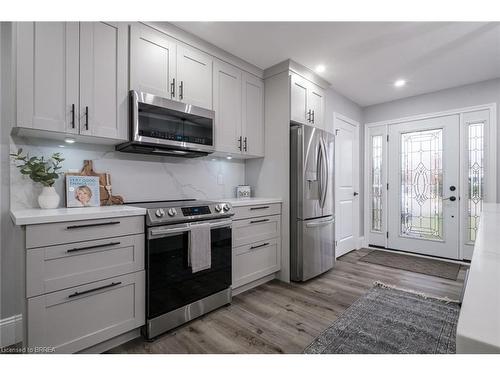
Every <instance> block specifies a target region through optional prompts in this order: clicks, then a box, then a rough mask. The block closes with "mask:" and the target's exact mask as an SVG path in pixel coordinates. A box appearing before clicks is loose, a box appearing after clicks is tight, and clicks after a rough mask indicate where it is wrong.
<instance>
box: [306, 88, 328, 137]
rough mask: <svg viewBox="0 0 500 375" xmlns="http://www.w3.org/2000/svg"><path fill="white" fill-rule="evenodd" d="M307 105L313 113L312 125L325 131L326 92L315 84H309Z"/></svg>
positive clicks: (311, 114)
mask: <svg viewBox="0 0 500 375" xmlns="http://www.w3.org/2000/svg"><path fill="white" fill-rule="evenodd" d="M307 103H308V107H309V110H310V111H311V113H310V116H311V117H310V118H311V120H310V123H311V124H312V125H313V126H315V127H317V128H320V129H323V130H325V128H324V126H325V121H324V114H325V90H323V89H322V88H321V87H319V86H317V85H315V84H314V83H309V88H308V91H307Z"/></svg>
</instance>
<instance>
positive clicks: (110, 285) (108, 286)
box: [68, 281, 122, 298]
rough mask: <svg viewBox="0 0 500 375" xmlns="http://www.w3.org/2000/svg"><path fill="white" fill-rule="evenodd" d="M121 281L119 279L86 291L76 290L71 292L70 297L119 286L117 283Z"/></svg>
mask: <svg viewBox="0 0 500 375" xmlns="http://www.w3.org/2000/svg"><path fill="white" fill-rule="evenodd" d="M121 283H122V282H121V281H119V282H117V283H111V284H109V285H104V286H100V287H97V288H93V289H89V290H86V291H84V292H75V293H73V294H70V295H69V296H68V298H73V297H78V296H81V295H82V294H87V293H92V292H96V291H98V290H101V289H106V288H111V287H112V286H117V285H120V284H121Z"/></svg>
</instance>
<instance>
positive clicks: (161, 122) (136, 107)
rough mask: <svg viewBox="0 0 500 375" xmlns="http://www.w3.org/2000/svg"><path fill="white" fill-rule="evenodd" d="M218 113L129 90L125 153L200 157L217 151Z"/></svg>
mask: <svg viewBox="0 0 500 375" xmlns="http://www.w3.org/2000/svg"><path fill="white" fill-rule="evenodd" d="M214 121H215V112H214V111H211V110H208V109H205V108H200V107H196V106H193V105H190V104H186V103H181V102H177V101H175V100H170V99H166V98H163V97H161V96H157V95H152V94H148V93H145V92H139V91H135V90H131V91H130V133H129V134H130V141H129V142H126V143H122V144H120V145H118V146H116V149H117V150H119V151H123V152H134V153H140V154H156V155H166V156H181V157H199V156H205V155H208V154H210V153H212V152H214V151H215V146H214Z"/></svg>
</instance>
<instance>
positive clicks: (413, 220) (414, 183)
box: [387, 115, 460, 259]
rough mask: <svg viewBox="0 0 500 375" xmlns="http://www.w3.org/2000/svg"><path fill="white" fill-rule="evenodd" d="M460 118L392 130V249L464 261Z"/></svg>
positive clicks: (389, 225)
mask: <svg viewBox="0 0 500 375" xmlns="http://www.w3.org/2000/svg"><path fill="white" fill-rule="evenodd" d="M459 129H460V118H459V115H450V116H443V117H436V118H432V119H425V120H419V121H411V122H406V123H400V124H394V125H391V126H389V139H390V142H389V144H388V154H389V155H390V157H389V160H388V170H389V181H388V182H389V190H388V199H387V203H388V236H387V238H388V240H387V244H388V247H389V248H393V249H399V250H405V251H410V252H415V253H420V254H427V255H433V256H438V257H443V258H451V259H458V258H459V242H458V241H459V222H460V220H459V219H460V217H459V216H460V215H459V214H460V212H459V196H460V195H459V182H460V181H459V149H460V148H459V147H458V145H459Z"/></svg>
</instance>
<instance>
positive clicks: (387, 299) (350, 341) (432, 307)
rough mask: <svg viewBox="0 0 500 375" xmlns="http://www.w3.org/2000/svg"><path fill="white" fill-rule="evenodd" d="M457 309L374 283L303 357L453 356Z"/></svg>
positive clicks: (451, 304) (454, 304)
mask: <svg viewBox="0 0 500 375" xmlns="http://www.w3.org/2000/svg"><path fill="white" fill-rule="evenodd" d="M459 312H460V306H459V304H458V303H457V302H456V301H450V300H445V299H438V298H434V297H426V296H424V295H423V294H419V293H416V292H411V291H404V290H399V289H394V287H390V286H385V285H383V284H381V283H375V286H374V287H373V288H372V289H370V290H369V291H368V292H367V293H366V294H365V295H363V296H362V297H361V298H359V299H358V300H357V301H356V302H354V303H353V304H352V305H351V306H350V307H349V308H348V309H347V310H346V311H345V312H344V313H343V314H342V315H341V316H340V317H339V318H338V319H337V320H336V321H335V322H334V323H333V325H331V326H330V327H329V328H327V329H326V330H325V331H324V332H323V333H322V334H321V335H319V336H318V337H317V338H316V339H315V340H314V341H313V342H312V343H311V344H309V345H308V346H307V348H305V349H304V353H306V354H383V353H385V354H396V353H401V354H452V353H455V335H456V329H457V321H458V315H459Z"/></svg>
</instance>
